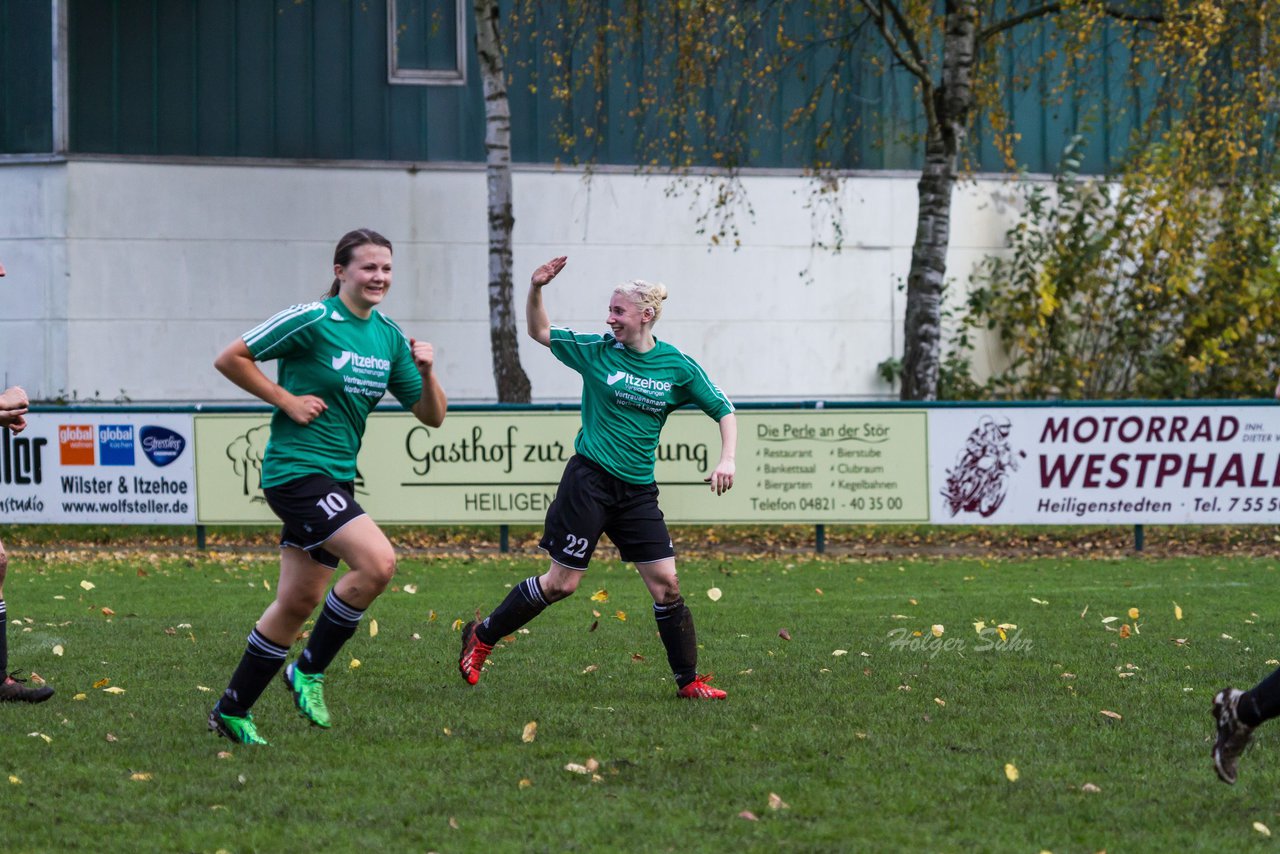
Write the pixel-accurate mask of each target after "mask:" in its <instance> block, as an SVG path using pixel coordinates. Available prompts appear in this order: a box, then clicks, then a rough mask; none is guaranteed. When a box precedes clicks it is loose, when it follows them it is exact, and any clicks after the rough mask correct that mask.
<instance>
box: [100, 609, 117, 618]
mask: <svg viewBox="0 0 1280 854" xmlns="http://www.w3.org/2000/svg"><path fill="white" fill-rule="evenodd" d="M102 615H103V616H104V617H114V616H115V615H116V612H115V611H112V610H111V609H110V608H103V609H102Z"/></svg>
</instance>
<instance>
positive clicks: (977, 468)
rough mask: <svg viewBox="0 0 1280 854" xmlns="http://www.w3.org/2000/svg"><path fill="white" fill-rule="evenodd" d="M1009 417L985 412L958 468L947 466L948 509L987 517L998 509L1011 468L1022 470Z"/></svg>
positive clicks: (970, 436)
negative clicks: (1012, 442)
mask: <svg viewBox="0 0 1280 854" xmlns="http://www.w3.org/2000/svg"><path fill="white" fill-rule="evenodd" d="M1010 426H1011V425H1010V423H1009V419H1007V418H1003V419H1001V420H1000V421H998V422H997V421H996V420H995V419H994V418H992V417H991V416H989V415H984V416H982V419H981V420H980V421H979V422H978V426H977V427H975V428H974V430H973V432H971V433H970V434H969V438H968V439H966V440H965V444H964V449H963V450H962V451H961V452H960V455H959V459H958V460H957V462H956V466H955V468H950V469H947V483H946V486H945V487H944V488H943V490H942V497H943V498H945V499H946V502H947V509H949V510H950V511H951V515H952V516H955V515H956V514H957V513H959V512H960V511H961V510H963V511H965V512H967V513H972V512H974V511H977V513H978V514H979V515H981V516H983V517H984V518H985V517H987V516H990V515H991V514H993V513H995V512H996V510H998V509H999V508H1000V505H1001V504H1003V503H1004V499H1005V495H1006V493H1007V491H1008V480H1009V472H1012V471H1017V470H1018V460H1017V457H1019V456H1021V457H1025V456H1026V452H1025V451H1019V452H1018V454H1017V455H1016V456H1015V455H1014V453H1013V451H1012V449H1011V448H1010V447H1009V428H1010Z"/></svg>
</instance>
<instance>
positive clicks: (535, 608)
mask: <svg viewBox="0 0 1280 854" xmlns="http://www.w3.org/2000/svg"><path fill="white" fill-rule="evenodd" d="M550 604H551V603H550V602H548V601H547V600H546V599H545V598H544V597H543V595H542V585H541V584H539V583H538V576H536V575H533V576H530V577H529V578H526V579H525V580H524V581H521V582H520V583H519V584H517V585H516V586H515V587H513V588H511V592H510V593H508V594H507V598H506V599H503V600H502V604H501V605H499V606H498V607H496V608H494V609H493V613H492V614H490V615H489V616H487V617H485V618H484V620H482V621H481V623H480V624H479V625H478V626H476V637H477V638H479V639H480V641H481V642H482V643H486V644H489V645H490V646H492V645H493V644H495V643H497V642H498V641H500V640H502V638H504V637H506V636H507V635H509V634H511V633H512V632H514V631H515V630H516V629H518V628H520V627H521V626H523V625H524V624H525V623H527V622H529V621H530V620H532V619H533V618H534V617H536V616H538V615H539V614H541V613H542V612H543V611H544V610H546V608H547V606H548V605H550Z"/></svg>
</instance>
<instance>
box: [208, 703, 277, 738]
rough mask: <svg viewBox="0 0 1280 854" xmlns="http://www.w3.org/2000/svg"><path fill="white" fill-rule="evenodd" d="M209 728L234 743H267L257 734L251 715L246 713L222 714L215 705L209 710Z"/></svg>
mask: <svg viewBox="0 0 1280 854" xmlns="http://www.w3.org/2000/svg"><path fill="white" fill-rule="evenodd" d="M209 729H210V730H211V731H213V732H216V733H217V734H218V735H220V736H222V737H223V738H226V739H230V740H231V741H234V742H235V743H236V744H262V745H265V744H267V740H266V739H265V738H263V737H262V736H260V735H258V728H257V727H256V726H254V723H253V715H251V714H247V713H246V714H245V716H244V717H242V718H238V717H235V716H234V715H224V714H223V713H222V710H221V709H220V708H219V706H217V705H215V706H214V707H213V711H211V712H209Z"/></svg>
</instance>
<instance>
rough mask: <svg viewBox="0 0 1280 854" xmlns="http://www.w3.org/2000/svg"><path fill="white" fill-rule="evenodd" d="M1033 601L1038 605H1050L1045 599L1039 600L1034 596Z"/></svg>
mask: <svg viewBox="0 0 1280 854" xmlns="http://www.w3.org/2000/svg"><path fill="white" fill-rule="evenodd" d="M1031 601H1032V602H1035V603H1036V604H1037V605H1048V604H1049V603H1048V602H1046V601H1044V600H1043V599H1037V598H1036V597H1034V596H1032V597H1031Z"/></svg>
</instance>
